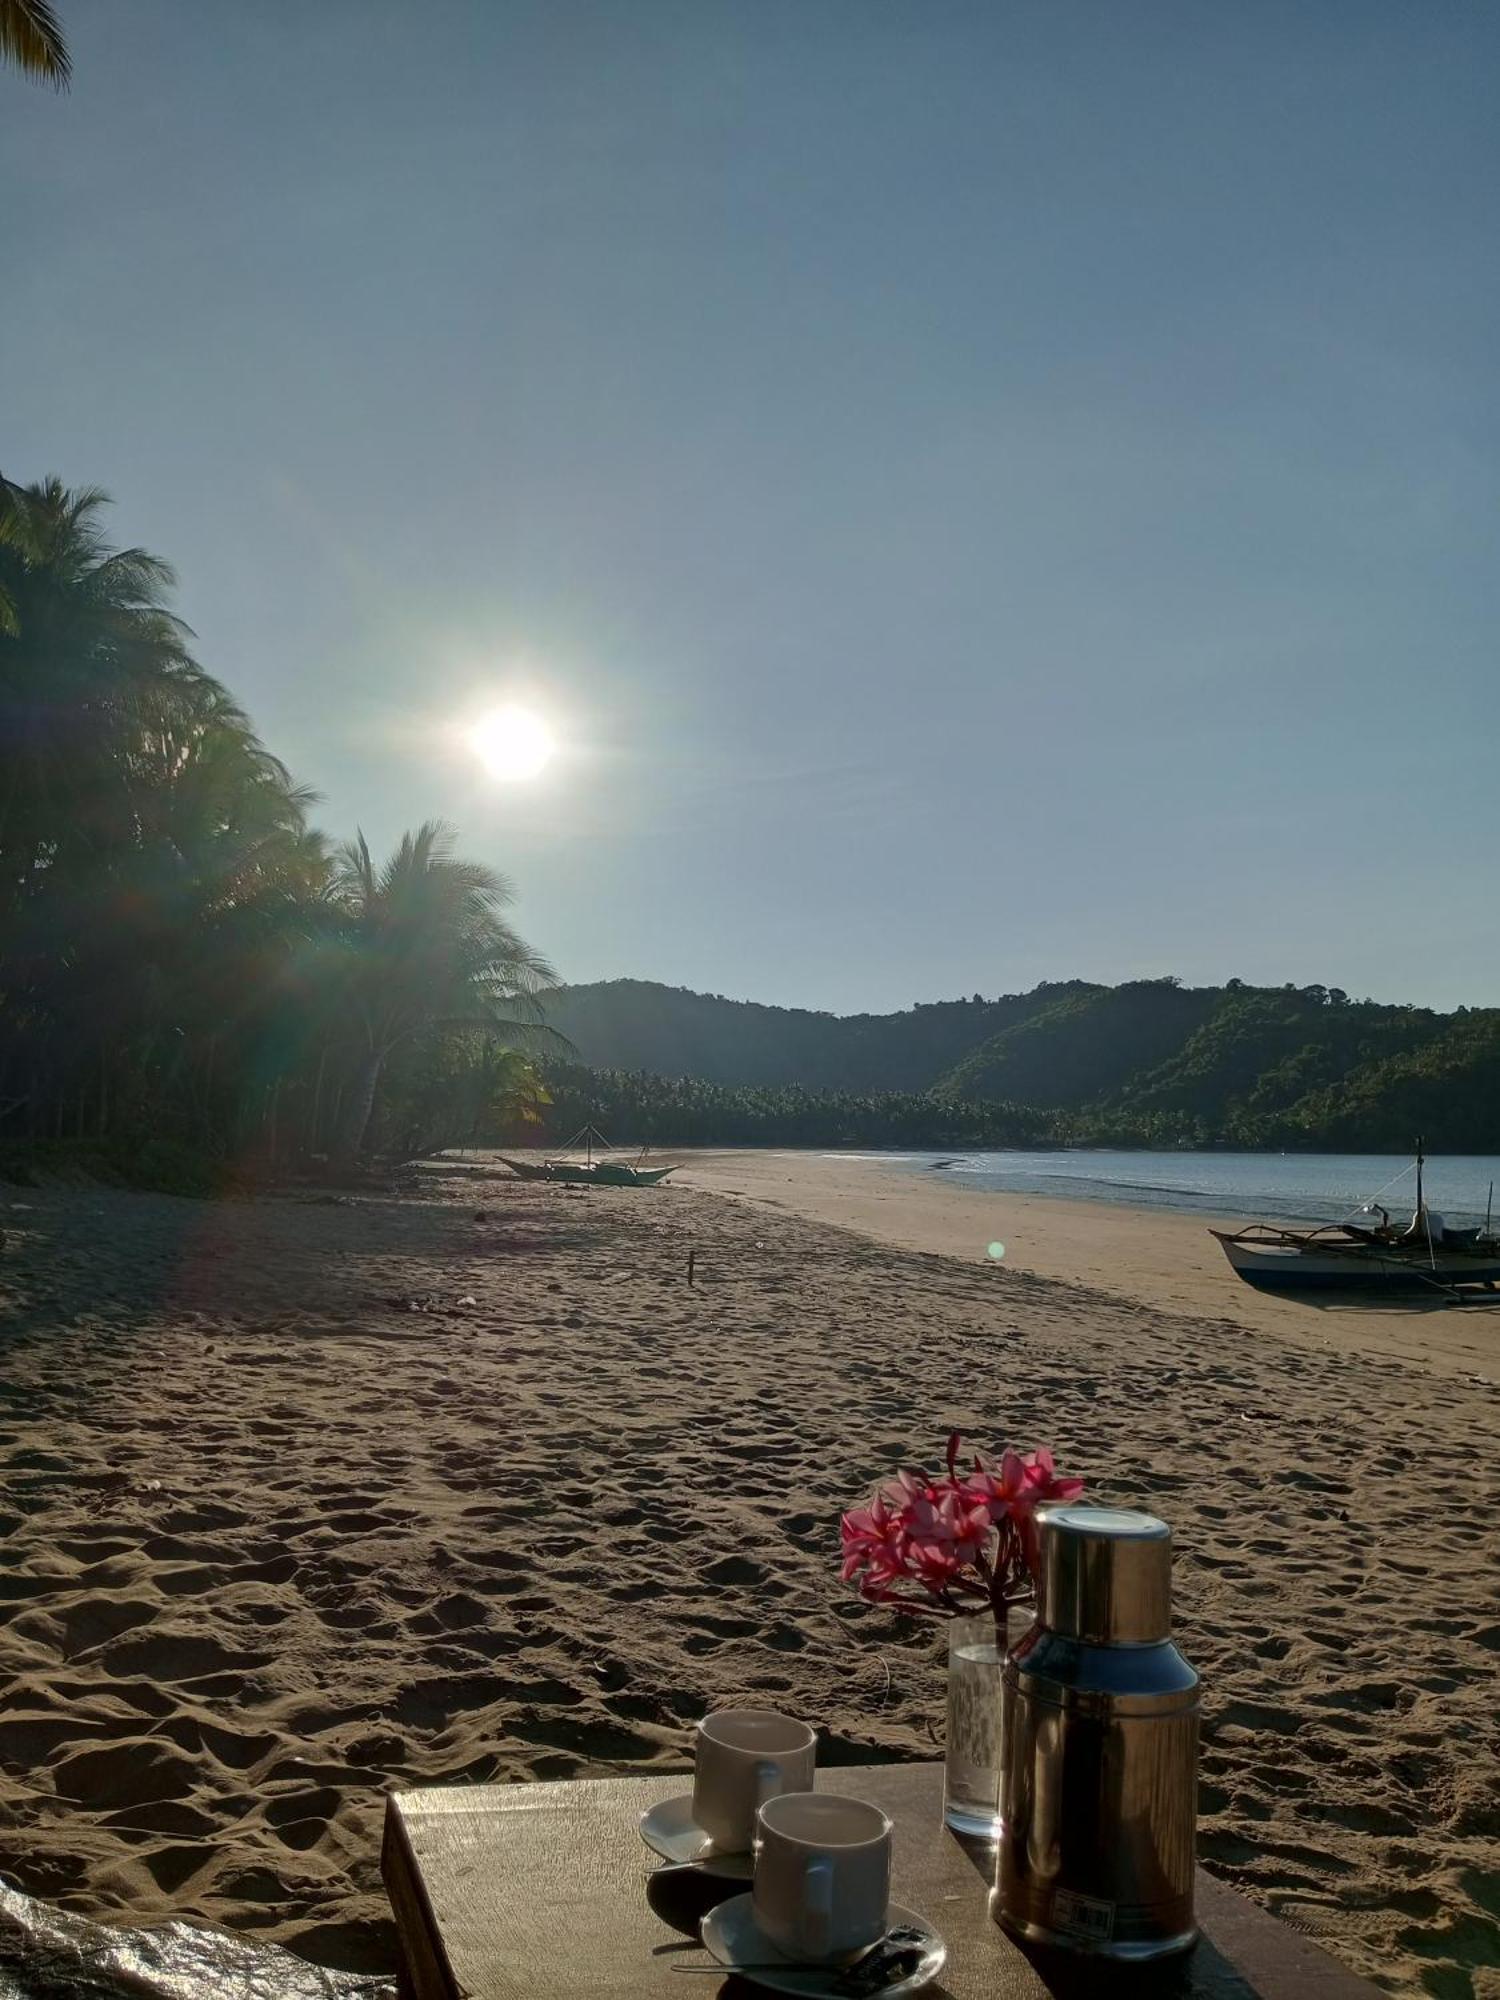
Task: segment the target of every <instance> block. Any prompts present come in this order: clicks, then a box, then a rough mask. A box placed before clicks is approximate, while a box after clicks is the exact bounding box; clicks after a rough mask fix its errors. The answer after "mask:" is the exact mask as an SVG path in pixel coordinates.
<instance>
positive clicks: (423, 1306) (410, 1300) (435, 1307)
mask: <svg viewBox="0 0 1500 2000" xmlns="http://www.w3.org/2000/svg"><path fill="white" fill-rule="evenodd" d="M384 1303H385V1304H386V1305H388V1306H390V1307H391V1308H392V1310H393V1311H395V1312H408V1313H427V1314H433V1313H451V1312H461V1311H465V1310H467V1309H468V1308H469V1307H471V1306H476V1305H478V1303H479V1301H478V1299H476V1298H475V1297H474V1296H473V1294H472V1293H471V1292H464V1293H462V1294H461V1295H460V1296H458V1297H456V1298H453V1297H450V1296H449V1295H448V1293H447V1292H414V1293H411V1294H409V1295H407V1296H403V1295H402V1294H400V1293H393V1294H391V1295H390V1296H389V1297H388V1298H386V1299H385V1301H384Z"/></svg>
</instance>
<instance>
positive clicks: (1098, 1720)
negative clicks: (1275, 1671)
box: [991, 1505, 1198, 1960]
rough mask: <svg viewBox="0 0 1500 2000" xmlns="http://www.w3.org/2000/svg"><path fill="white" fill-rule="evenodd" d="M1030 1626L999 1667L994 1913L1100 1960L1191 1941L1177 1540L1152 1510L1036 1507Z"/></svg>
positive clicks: (1191, 1800)
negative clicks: (1036, 1566) (1175, 1639)
mask: <svg viewBox="0 0 1500 2000" xmlns="http://www.w3.org/2000/svg"><path fill="white" fill-rule="evenodd" d="M1037 1520H1038V1523H1039V1526H1040V1530H1041V1586H1040V1590H1039V1593H1038V1604H1037V1621H1036V1623H1035V1625H1033V1626H1032V1628H1031V1630H1030V1632H1028V1633H1027V1635H1026V1637H1025V1638H1024V1639H1023V1640H1022V1641H1021V1643H1020V1645H1019V1646H1017V1648H1016V1649H1015V1651H1014V1652H1013V1653H1012V1654H1011V1656H1010V1659H1009V1660H1008V1661H1007V1663H1006V1667H1005V1674H1004V1695H1003V1701H1004V1721H1003V1728H1002V1734H1001V1744H1002V1746H1003V1747H1002V1753H1001V1754H1002V1759H1003V1765H1004V1768H1003V1772H1002V1776H1001V1790H1000V1811H1001V1821H1002V1826H1001V1833H1000V1855H999V1871H998V1879H997V1883H996V1888H995V1893H994V1897H993V1898H992V1905H991V1907H992V1909H993V1912H994V1914H995V1915H996V1916H997V1917H998V1919H999V1921H1000V1922H1001V1923H1002V1924H1003V1925H1004V1926H1005V1927H1006V1929H1007V1930H1010V1931H1013V1932H1015V1933H1016V1935H1017V1936H1019V1937H1024V1938H1028V1939H1031V1940H1032V1941H1033V1942H1035V1943H1038V1944H1050V1945H1061V1946H1066V1947H1067V1948H1068V1949H1070V1950H1073V1951H1084V1952H1089V1953H1091V1954H1094V1955H1095V1956H1098V1957H1101V1958H1111V1959H1128V1960H1134V1959H1150V1958H1159V1957H1162V1956H1164V1955H1165V1954H1166V1953H1168V1952H1174V1951H1185V1950H1186V1949H1187V1947H1188V1946H1189V1945H1191V1944H1192V1942H1193V1940H1194V1939H1195V1938H1196V1936H1197V1931H1196V1929H1195V1927H1194V1924H1193V1861H1194V1853H1193V1850H1194V1834H1195V1830H1196V1822H1197V1810H1198V1797H1197V1792H1198V1676H1197V1675H1196V1674H1195V1673H1194V1672H1193V1669H1192V1668H1191V1667H1190V1666H1189V1665H1188V1663H1187V1661H1186V1660H1185V1659H1184V1658H1183V1657H1182V1655H1181V1653H1179V1652H1178V1650H1177V1648H1176V1647H1175V1646H1174V1645H1173V1644H1172V1640H1171V1636H1170V1635H1171V1628H1172V1536H1171V1531H1170V1529H1169V1528H1168V1527H1167V1526H1166V1523H1165V1522H1163V1521H1158V1520H1157V1519H1155V1517H1154V1516H1153V1515H1150V1514H1133V1513H1126V1512H1124V1511H1123V1510H1121V1509H1117V1508H1112V1507H1088V1506H1076V1505H1068V1506H1061V1507H1049V1508H1046V1509H1043V1510H1041V1511H1040V1512H1039V1513H1038V1516H1037Z"/></svg>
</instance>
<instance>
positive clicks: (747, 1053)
mask: <svg viewBox="0 0 1500 2000" xmlns="http://www.w3.org/2000/svg"><path fill="white" fill-rule="evenodd" d="M1101 990H1103V989H1100V988H1096V987H1090V986H1085V985H1083V984H1082V983H1081V982H1079V981H1073V982H1070V983H1069V984H1067V985H1062V986H1047V985H1044V986H1038V987H1037V988H1036V990H1035V991H1034V992H1032V993H1012V994H1007V995H1005V996H1004V997H1002V998H1001V999H998V1000H982V999H981V998H980V997H979V995H978V994H977V993H976V994H975V995H974V997H973V999H971V1000H943V1001H939V1002H937V1003H935V1004H934V1005H931V1006H919V1007H911V1008H908V1009H907V1010H905V1011H904V1012H903V1013H899V1014H847V1015H840V1014H819V1013H813V1012H811V1011H810V1010H808V1009H807V1008H802V1007H766V1006H762V1005H760V1004H759V1003H758V1002H756V1001H753V1000H726V999H724V998H723V997H722V996H721V995H719V994H716V993H690V992H688V991H687V990H686V989H685V988H683V987H680V986H659V985H657V984H656V983H655V982H654V981H652V980H647V979H611V980H606V981H604V982H603V983H601V984H599V985H595V986H565V987H562V988H560V989H559V990H558V991H557V992H556V993H552V994H549V995H547V996H546V1000H545V1005H546V1009H547V1019H548V1021H549V1023H550V1024H551V1025H552V1026H553V1027H554V1028H555V1029H557V1031H558V1032H559V1033H560V1034H563V1035H565V1036H566V1037H567V1038H568V1040H569V1041H570V1042H572V1044H573V1045H574V1047H575V1048H576V1049H577V1051H578V1053H579V1056H580V1057H581V1058H582V1060H583V1061H584V1062H586V1063H588V1064H589V1065H590V1066H591V1067H593V1068H596V1069H614V1070H647V1071H649V1072H650V1073H651V1074H652V1075H654V1076H693V1077H700V1078H702V1079H703V1081H704V1082H707V1083H721V1084H745V1085H753V1086H756V1087H760V1086H763V1085H779V1084H801V1085H804V1086H805V1087H807V1088H809V1089H816V1090H854V1091H864V1090H897V1091H925V1090H927V1089H930V1088H931V1086H932V1085H933V1084H934V1083H936V1082H938V1080H939V1079H940V1078H942V1077H944V1076H946V1075H947V1073H948V1072H949V1071H950V1070H952V1069H954V1068H955V1067H956V1066H957V1065H958V1064H959V1063H960V1062H962V1061H963V1059H964V1058H965V1057H966V1056H967V1055H968V1054H970V1052H971V1051H973V1050H974V1049H976V1048H978V1047H979V1046H980V1045H981V1044H982V1043H984V1042H986V1041H987V1040H988V1039H989V1038H990V1037H991V1036H993V1035H997V1034H1000V1033H1002V1032H1003V1031H1004V1030H1005V1029H1007V1028H1009V1027H1011V1026H1013V1025H1014V1024H1015V1023H1017V1022H1020V1021H1024V1020H1026V1019H1027V1018H1028V1017H1029V1016H1030V1015H1032V1014H1034V1013H1036V1012H1037V1011H1038V1010H1039V1009H1041V1008H1044V1007H1046V1006H1047V1005H1048V1004H1049V1002H1052V1001H1054V1000H1059V999H1062V998H1065V997H1066V996H1068V995H1070V994H1075V993H1092V992H1097V991H1101Z"/></svg>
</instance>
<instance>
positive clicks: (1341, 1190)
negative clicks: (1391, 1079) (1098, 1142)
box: [845, 1149, 1500, 1227]
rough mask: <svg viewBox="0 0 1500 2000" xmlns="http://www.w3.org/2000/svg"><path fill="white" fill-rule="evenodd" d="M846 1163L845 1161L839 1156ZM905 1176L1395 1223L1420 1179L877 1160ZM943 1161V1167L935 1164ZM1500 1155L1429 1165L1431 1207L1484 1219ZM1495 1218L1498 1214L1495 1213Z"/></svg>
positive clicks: (1162, 1165)
mask: <svg viewBox="0 0 1500 2000" xmlns="http://www.w3.org/2000/svg"><path fill="white" fill-rule="evenodd" d="M845 1157H847V1155H846V1156H845ZM870 1157H871V1158H874V1159H879V1160H881V1161H883V1162H884V1163H885V1164H886V1165H887V1166H889V1167H892V1168H899V1169H900V1170H902V1171H903V1172H912V1171H919V1172H923V1173H929V1174H932V1175H933V1176H934V1177H935V1178H938V1179H951V1180H952V1181H953V1183H954V1184H955V1186H958V1187H967V1188H979V1189H988V1190H991V1191H994V1192H1003V1193H1007V1194H1035V1195H1048V1196H1051V1197H1054V1198H1056V1197H1061V1198H1063V1199H1065V1200H1069V1201H1108V1202H1122V1203H1126V1204H1129V1205H1130V1206H1132V1207H1135V1208H1170V1209H1179V1210H1181V1211H1182V1212H1183V1213H1184V1214H1188V1215H1225V1216H1233V1217H1236V1218H1237V1219H1239V1220H1241V1221H1244V1222H1253V1221H1257V1220H1259V1219H1260V1218H1262V1217H1267V1218H1271V1219H1274V1220H1277V1221H1297V1222H1338V1221H1341V1220H1343V1219H1344V1218H1345V1217H1346V1216H1353V1215H1355V1214H1357V1212H1358V1211H1359V1210H1360V1209H1361V1208H1362V1207H1363V1206H1364V1204H1365V1203H1366V1202H1369V1201H1378V1202H1380V1203H1381V1204H1383V1206H1385V1207H1386V1208H1388V1209H1389V1210H1390V1212H1391V1214H1392V1216H1397V1215H1400V1214H1401V1213H1402V1212H1403V1210H1404V1211H1405V1212H1406V1213H1408V1214H1409V1213H1410V1211H1411V1207H1412V1202H1413V1197H1414V1193H1415V1187H1416V1178H1415V1174H1414V1172H1413V1170H1412V1163H1411V1161H1410V1160H1401V1159H1398V1158H1394V1157H1392V1156H1391V1155H1390V1154H1388V1153H1186V1152H1181V1153H1176V1152H1174V1153H1125V1152H1118V1153H1117V1152H1108V1151H1104V1150H1102V1149H1101V1150H1097V1151H1096V1150H1092V1149H1077V1150H1071V1149H1070V1150H1068V1151H1065V1152H1064V1151H1059V1152H1050V1153H1043V1152H1034V1153H899V1154H896V1153H880V1154H874V1155H871V1156H870ZM940 1163H941V1164H940ZM1491 1182H1500V1157H1488V1156H1480V1155H1477V1154H1449V1155H1446V1156H1444V1157H1441V1158H1438V1159H1433V1160H1429V1161H1428V1162H1427V1166H1426V1170H1425V1187H1426V1193H1427V1201H1428V1205H1429V1206H1430V1207H1431V1208H1433V1209H1435V1210H1437V1211H1438V1212H1439V1213H1440V1214H1441V1215H1442V1216H1443V1217H1444V1219H1445V1220H1446V1221H1447V1222H1449V1223H1452V1224H1454V1225H1456V1226H1460V1227H1464V1226H1472V1225H1473V1224H1474V1223H1477V1222H1483V1220H1484V1216H1485V1204H1486V1201H1487V1199H1488V1196H1489V1188H1490V1184H1491ZM1496 1212H1497V1214H1500V1209H1497V1211H1496Z"/></svg>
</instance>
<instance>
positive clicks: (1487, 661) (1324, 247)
mask: <svg viewBox="0 0 1500 2000" xmlns="http://www.w3.org/2000/svg"><path fill="white" fill-rule="evenodd" d="M60 12H61V13H62V15H63V18H64V21H65V24H66V27H67V29H68V32H69V37H70V41H71V45H72V51H73V59H74V68H75V82H74V87H73V89H72V91H71V93H70V94H68V95H66V96H62V97H59V96H57V95H55V94H53V93H51V92H49V91H47V90H44V89H41V88H38V87H37V86H36V85H34V84H30V83H27V82H26V81H24V80H23V79H22V78H21V77H20V76H19V75H18V74H17V73H16V72H14V71H0V186H3V188H4V189H5V195H4V198H3V202H0V468H3V469H4V471H5V472H6V473H7V475H8V476H9V477H11V478H13V479H23V480H25V479H33V478H40V477H41V476H43V475H44V474H46V473H49V472H55V473H57V474H59V475H60V476H61V477H62V478H63V479H64V480H65V481H67V482H68V483H70V484H78V485H82V484H91V483H92V484H98V485H101V486H103V487H104V488H106V490H107V491H108V492H110V493H111V494H112V495H113V496H114V500H115V503H116V504H115V506H114V509H113V511H112V515H111V529H112V532H113V533H114V534H115V535H116V536H117V538H118V539H119V540H120V541H121V542H122V543H132V544H141V545H144V546H146V547H148V548H150V549H153V550H155V551H156V552H158V553H159V554H161V555H164V556H166V557H167V558H168V559H169V560H170V561H171V562H172V563H173V564H174V565H175V567H176V568H177V570H178V572H179V575H180V579H181V583H180V593H179V608H180V609H181V611H182V614H183V615H184V616H185V617H186V618H187V620H188V621H189V623H190V624H191V625H192V627H193V628H194V630H195V632H196V634H197V651H198V655H199V657H200V658H201V660H202V661H203V663H204V664H205V665H206V666H207V667H209V668H210V669H211V670H212V671H213V672H215V673H216V674H218V675H219V677H220V678H221V679H223V680H224V681H225V682H227V684H228V685H229V686H230V688H231V689H232V690H233V691H234V693H235V694H236V695H237V696H238V697H239V699H240V700H241V701H242V703H243V704H244V705H245V706H246V707H247V708H248V709H249V711H250V713H251V714H252V716H253V718H254V720H255V722H256V725H257V727H258V729H259V731H260V733H261V735H262V737H263V739H264V740H265V741H266V743H267V744H268V746H269V747H270V748H271V749H272V750H274V751H275V752H276V753H277V754H278V755H280V756H281V757H282V758H283V759H284V760H285V761H286V762H287V763H288V764H289V765H290V766H291V767H292V769H293V770H294V772H295V773H296V775H297V776H298V777H299V778H300V779H302V780H304V781H305V782H307V783H309V784H311V785H312V786H314V787H315V788H316V790H317V791H318V792H319V793H320V794H321V795H322V803H321V804H320V806H319V807H318V809H317V817H318V821H319V823H320V824H321V825H324V826H326V827H327V828H328V829H329V830H330V832H332V833H333V834H335V835H337V836H338V837H341V838H342V837H346V836H347V835H349V834H350V833H352V832H353V830H354V829H355V828H356V827H360V828H363V830H364V832H365V833H366V834H367V836H368V837H369V839H370V841H371V843H372V845H374V846H376V847H377V848H384V847H388V846H390V845H391V844H393V843H394V841H395V840H396V839H397V838H398V837H399V835H400V833H401V831H402V830H403V829H404V828H406V827H408V826H412V825H415V824H416V823H418V822H419V821H421V820H423V819H426V818H429V817H434V816H438V817H443V818H446V819H448V820H450V821H451V822H452V823H453V824H454V825H455V826H456V828H457V830H458V834H459V840H460V845H461V848H462V850H463V851H464V852H465V853H466V854H469V855H472V856H473V857H475V858H478V859H482V860H485V861H487V862H489V863H491V864H492V865H494V866H496V867H498V868H501V869H503V870H504V871H505V872H506V873H507V874H509V875H510V876H511V877H512V878H513V879H514V881H515V883H516V885H517V890H518V903H517V909H516V917H517V922H518V925H519V927H520V928H521V929H522V931H523V932H524V933H525V935H526V936H527V937H529V938H530V939H531V941H532V942H533V943H534V944H536V945H537V946H538V947H539V948H540V949H542V950H544V951H546V952H547V953H548V954H549V955H550V956H551V958H552V959H553V961H554V962H555V964H556V966H557V968H558V970H559V972H560V973H561V974H562V976H563V977H565V978H567V979H569V980H575V981H581V980H588V979H595V978H607V977H616V976H633V977H639V978H655V979H662V980H665V981H667V982H669V983H672V984H677V985H684V986H690V987H694V988H698V989H702V990H706V991H713V992H722V993H726V994H730V995H733V996H735V997H739V998H753V999H759V1000H768V1001H778V1002H782V1003H785V1004H793V1005H805V1006H813V1007H822V1008H829V1009H832V1010H834V1011H837V1012H841V1013H843V1012H855V1011H861V1010H865V1009H871V1010H884V1009H887V1008H894V1007H901V1006H906V1005H909V1004H911V1003H912V1002H914V1001H916V1000H924V999H927V1000H930V999H937V998H941V997H949V996H954V995H959V994H969V993H973V992H982V993H984V994H986V995H991V994H995V993H999V992H1008V991H1015V990H1019V989H1022V988H1025V987H1029V986H1031V985H1032V984H1034V983H1035V982H1036V981H1037V980H1039V979H1044V978H1053V979H1061V978H1071V977H1086V978H1094V979H1108V980H1115V979H1126V978H1135V977H1143V976H1154V975H1158V974H1163V973H1176V974H1178V975H1179V976H1181V977H1182V978H1183V979H1184V980H1186V981H1188V982H1190V983H1200V982H1208V981H1219V980H1222V979H1224V978H1227V977H1230V976H1237V977H1240V978H1243V979H1249V980H1254V981H1268V982H1272V983H1280V982H1282V981H1284V980H1293V981H1295V982H1297V983H1298V984H1305V983H1311V982H1314V981H1316V982H1321V983H1324V984H1329V985H1337V986H1341V987H1344V988H1345V989H1347V990H1348V991H1349V992H1351V993H1352V994H1355V995H1360V996H1362V995H1364V994H1373V995H1375V996H1376V997H1379V998H1384V999H1396V1000H1413V1001H1419V1002H1423V1003H1426V1004H1430V1005H1436V1006H1444V1007H1450V1006H1455V1005H1460V1004H1472V1005H1478V1004H1488V1005H1494V1004H1497V1003H1500V922H1497V920H1496V915H1495V909H1496V896H1495V884H1496V879H1497V863H1500V842H1497V803H1496V802H1497V795H1500V787H1497V782H1496V769H1495V765H1496V753H1497V750H1500V721H1497V713H1500V711H1497V704H1496V687H1497V681H1496V671H1495V650H1496V632H1497V629H1500V547H1497V540H1500V535H1497V524H1500V507H1497V500H1500V490H1497V489H1500V476H1497V468H1500V420H1497V419H1500V410H1497V398H1496V389H1497V373H1500V257H1497V255H1496V233H1497V214H1500V210H1497V201H1496V191H1497V189H1500V120H1497V119H1496V117H1495V102H1496V92H1497V84H1500V10H1497V9H1496V8H1494V6H1493V5H1492V4H1490V0H1443V4H1441V5H1426V6H1423V5H1417V4H1412V0H1399V3H1398V4H1386V0H1360V4H1358V5H1353V4H1348V5H1330V6H1320V7H1309V6H1307V5H1306V4H1305V0H1295V4H1294V3H1293V0H1286V4H1283V0H1257V4H1256V5H1254V6H1249V7H1228V6H1212V5H1204V4H1202V0H1182V4H1177V0H1147V4H1143V5H1137V6H1122V5H1120V4H1119V0H629V4H621V0H598V4H595V0H528V4H511V0H424V4H423V6H422V7H421V8H413V7H412V6H411V5H410V0H317V4H315V5H312V6H309V5H307V4H305V0H263V4H260V5H257V6H256V7H254V8H247V7H243V6H233V5H230V4H228V0H208V3H207V4H202V0H130V4H129V5H121V4H119V0H61V4H60ZM511 700H520V701H523V702H526V703H528V704H530V705H531V706H532V707H533V708H535V709H536V710H537V711H538V712H539V713H541V714H542V715H544V716H545V717H546V718H547V719H548V720H549V722H550V723H551V725H552V727H553V728H554V730H555V731H556V734H557V736H558V739H559V744H560V749H559V754H558V755H557V757H556V758H555V759H554V761H553V763H552V764H551V765H550V766H549V768H548V770H547V772H546V774H545V775H544V776H543V777H542V778H541V779H539V780H537V781H535V782H532V783H529V784H499V783H496V782H495V781H494V780H493V779H491V778H489V777H488V776H487V775H486V774H485V772H484V771H483V770H482V768H481V767H480V765H479V764H478V762H477V761H476V759H475V758H474V757H473V755H472V753H471V751H470V749H469V747H468V745H467V743H466V742H465V739H464V735H463V729H464V727H465V725H466V724H467V723H469V722H472V721H473V720H474V719H475V717H476V716H477V715H479V714H480V713H482V712H483V711H484V710H485V709H486V708H487V707H489V706H491V705H493V704H494V703H497V702H504V701H511Z"/></svg>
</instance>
